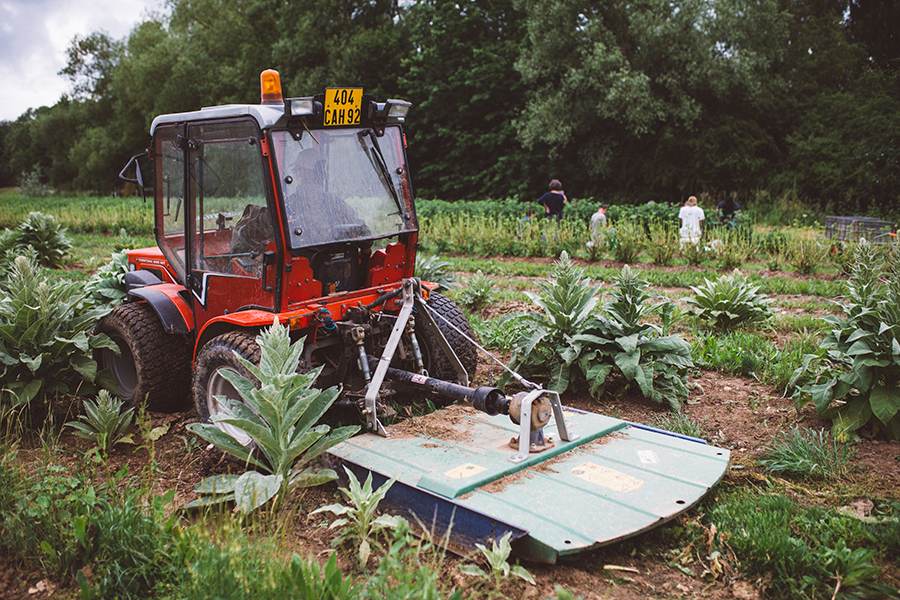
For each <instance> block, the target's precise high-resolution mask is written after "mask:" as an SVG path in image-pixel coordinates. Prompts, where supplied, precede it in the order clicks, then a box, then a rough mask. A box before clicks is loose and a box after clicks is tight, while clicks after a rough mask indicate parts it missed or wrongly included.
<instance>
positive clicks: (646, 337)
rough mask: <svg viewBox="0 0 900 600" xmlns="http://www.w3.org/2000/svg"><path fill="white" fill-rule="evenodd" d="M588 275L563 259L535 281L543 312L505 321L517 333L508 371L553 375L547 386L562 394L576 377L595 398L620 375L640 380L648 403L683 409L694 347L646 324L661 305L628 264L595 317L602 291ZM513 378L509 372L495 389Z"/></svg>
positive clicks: (534, 298) (537, 302)
mask: <svg viewBox="0 0 900 600" xmlns="http://www.w3.org/2000/svg"><path fill="white" fill-rule="evenodd" d="M583 275H584V270H583V269H582V268H580V267H578V266H576V265H575V264H574V263H572V261H571V260H570V259H569V257H568V255H566V254H563V255H562V256H561V257H560V260H559V261H558V262H557V263H556V266H555V268H554V271H553V273H552V275H551V278H550V279H548V280H546V281H542V282H540V283H539V284H538V286H539V287H540V289H541V290H542V292H543V294H542V295H540V296H539V295H537V294H532V293H529V292H526V295H528V297H529V298H530V299H531V301H532V302H533V303H534V304H535V305H536V306H538V307H539V308H540V309H541V312H529V313H524V314H517V315H512V316H510V317H507V318H506V319H505V321H506V322H508V323H510V324H511V326H512V327H513V328H514V329H515V331H516V334H515V338H514V341H513V357H512V360H511V362H510V368H512V369H513V370H515V371H520V372H521V373H522V374H523V375H525V376H531V375H537V376H540V377H549V384H548V387H549V388H550V389H552V390H555V391H557V392H559V393H562V392H564V391H565V390H566V389H567V388H568V386H569V383H570V381H571V380H572V379H573V378H574V377H576V376H579V377H583V378H584V379H585V380H587V382H588V384H589V385H590V391H591V394H592V395H594V396H595V397H599V396H600V395H601V394H602V393H603V391H604V390H605V385H606V379H607V377H608V376H609V375H610V374H611V373H613V372H617V373H620V374H621V375H623V376H624V378H625V380H626V381H628V382H634V383H637V385H638V386H639V387H640V390H641V392H642V393H643V394H644V396H646V397H647V398H651V399H652V400H654V401H656V402H668V403H669V405H670V406H671V407H672V408H673V409H676V410H677V409H678V408H680V406H681V403H682V402H683V401H684V400H685V399H686V398H687V396H688V390H687V382H686V371H687V369H688V368H690V367H691V366H692V365H693V363H692V361H691V357H690V346H688V344H687V342H685V341H684V340H683V339H682V338H681V337H679V336H675V335H669V336H660V335H659V334H660V327H659V326H658V325H655V324H652V323H649V322H647V321H646V319H649V318H650V317H652V316H654V315H655V314H656V313H658V312H659V311H661V310H662V309H663V307H664V306H665V305H664V303H656V304H653V303H651V302H650V299H651V297H652V296H651V295H650V294H648V292H647V287H648V286H647V282H646V281H644V280H643V279H641V278H640V277H639V276H638V274H637V272H636V271H633V270H632V269H631V268H629V267H628V266H627V265H626V266H625V267H624V268H622V269H621V271H620V272H619V275H618V277H617V278H616V285H615V287H614V288H613V291H612V292H611V294H610V300H609V301H607V302H606V303H604V305H603V309H604V314H603V315H597V314H595V309H596V308H597V305H598V304H599V298H598V297H596V296H595V294H596V293H597V291H598V290H599V289H600V286H599V285H597V286H592V285H590V283H589V280H588V279H586V278H583ZM509 380H510V375H509V374H508V373H504V375H503V376H502V377H501V378H500V381H499V382H498V384H497V385H498V386H500V387H503V386H504V385H505V384H506V383H508V382H509Z"/></svg>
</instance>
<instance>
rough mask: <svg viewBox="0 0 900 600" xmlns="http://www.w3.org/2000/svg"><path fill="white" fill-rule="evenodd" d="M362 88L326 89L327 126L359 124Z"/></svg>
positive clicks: (325, 123)
mask: <svg viewBox="0 0 900 600" xmlns="http://www.w3.org/2000/svg"><path fill="white" fill-rule="evenodd" d="M362 92H363V91H362V88H328V89H326V90H325V122H324V125H325V126H334V125H359V115H360V108H361V107H362Z"/></svg>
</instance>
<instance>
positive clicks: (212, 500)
mask: <svg viewBox="0 0 900 600" xmlns="http://www.w3.org/2000/svg"><path fill="white" fill-rule="evenodd" d="M233 501H234V492H231V493H228V494H214V495H210V496H200V497H199V498H197V499H196V500H191V501H190V502H188V503H187V504H185V505H184V507H185V508H202V507H204V506H212V505H214V504H224V503H225V502H233Z"/></svg>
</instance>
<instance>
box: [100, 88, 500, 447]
mask: <svg viewBox="0 0 900 600" xmlns="http://www.w3.org/2000/svg"><path fill="white" fill-rule="evenodd" d="M261 83H262V102H261V104H253V105H226V106H216V107H210V108H204V109H202V110H198V111H193V112H185V113H178V114H169V115H162V116H159V117H157V118H156V119H154V120H153V124H152V125H151V127H150V134H151V136H152V143H151V146H150V148H149V149H148V151H147V152H145V153H144V154H141V155H138V156H135V157H134V158H132V160H131V161H130V162H129V164H128V165H127V166H126V167H125V169H123V172H122V177H123V178H126V177H125V175H124V173H125V172H126V171H127V170H129V169H130V168H131V165H134V169H135V171H134V172H135V176H134V178H131V179H127V178H126V179H127V180H129V181H133V182H134V183H137V184H138V185H139V186H140V188H141V189H142V191H143V190H144V189H145V186H144V180H143V177H142V175H141V169H140V164H139V160H138V159H140V158H143V157H148V158H149V161H150V163H151V164H152V168H153V176H152V184H151V185H148V186H147V188H152V192H151V190H150V189H148V190H147V192H148V193H152V196H153V198H154V205H155V220H154V234H155V236H156V242H157V247H156V248H146V249H141V250H133V251H131V252H129V253H128V257H129V258H128V260H129V264H130V267H131V269H132V270H131V272H130V273H128V275H127V277H126V283H127V287H128V298H127V302H126V303H125V304H123V305H121V306H119V307H117V308H115V309H114V310H113V311H112V312H110V313H109V315H108V316H106V317H105V318H104V319H102V320H101V321H100V322H99V324H98V326H97V330H98V331H101V332H103V333H106V334H107V335H109V336H110V337H111V338H112V339H113V340H114V341H115V342H116V344H117V346H118V348H119V351H120V352H119V353H118V354H117V353H115V352H113V351H111V350H104V351H103V352H102V354H101V356H100V360H101V364H102V366H103V367H105V368H107V369H109V370H110V371H111V372H112V374H113V376H114V378H115V380H116V382H117V384H118V394H119V396H120V398H121V399H122V400H123V401H126V402H127V403H131V404H134V403H137V402H143V401H146V402H147V403H148V406H149V407H150V408H153V409H157V410H172V409H178V408H181V407H184V406H185V404H186V402H187V401H188V396H189V395H192V396H193V401H194V405H195V406H196V409H197V413H198V415H199V417H200V419H201V420H203V421H208V420H209V419H210V417H211V416H212V415H215V414H216V413H217V412H219V410H220V404H219V402H220V400H219V397H222V396H225V397H229V398H233V399H239V396H238V395H237V393H236V391H235V390H234V389H233V388H232V387H231V385H230V384H229V383H228V382H227V381H226V380H225V378H224V377H222V376H221V375H220V373H221V372H222V371H223V370H228V369H231V370H234V371H237V372H241V373H242V374H244V375H245V376H249V375H248V373H246V370H245V369H244V368H243V367H242V366H241V365H240V363H239V361H238V360H237V359H236V357H235V353H237V354H239V355H241V356H243V357H244V358H247V359H249V360H250V361H252V362H256V363H258V361H259V348H258V346H257V344H256V336H257V334H258V332H259V331H260V329H261V328H262V327H264V326H269V325H271V324H272V322H273V320H274V319H277V320H278V321H279V322H280V323H282V324H284V325H287V326H288V327H290V330H291V335H292V338H294V339H298V338H300V337H303V336H305V338H306V344H305V350H304V354H303V360H302V361H301V368H311V367H314V366H319V365H324V369H323V371H322V373H321V375H320V376H319V379H318V381H317V385H318V386H320V387H322V388H325V387H329V386H332V385H341V386H342V389H343V392H342V396H341V399H340V400H339V402H341V403H342V404H343V405H345V406H347V405H350V404H353V405H356V406H357V407H358V408H359V409H360V410H361V411H362V413H363V415H364V416H365V419H366V423H367V426H368V428H369V430H370V431H373V432H379V431H383V429H382V428H381V424H380V422H379V420H378V417H377V414H376V413H377V411H379V410H383V409H384V408H385V407H388V406H390V404H391V402H388V401H387V400H388V399H389V397H390V396H392V395H394V394H397V393H399V394H400V397H402V395H403V393H404V392H407V393H408V391H409V390H410V389H415V388H417V389H424V390H426V391H427V393H429V394H432V395H434V394H437V396H440V397H444V398H458V397H467V398H469V399H471V394H472V393H474V392H475V390H470V389H469V388H467V387H465V386H467V385H468V377H469V375H471V374H473V373H474V370H475V366H476V360H477V357H476V352H475V350H476V347H475V345H474V343H473V342H472V341H471V337H472V330H471V327H470V326H469V323H468V321H467V320H466V318H465V316H464V315H463V313H462V312H461V311H460V309H459V308H458V307H457V306H456V305H455V304H454V303H453V302H451V301H450V300H449V299H448V298H446V297H445V296H442V295H441V294H439V293H436V292H435V291H434V286H431V285H430V284H427V283H425V284H422V283H421V282H420V281H419V280H417V279H415V278H414V267H415V262H416V260H415V259H416V240H417V236H418V222H417V219H416V210H415V205H414V203H413V193H412V185H411V182H410V178H409V170H408V168H407V162H406V138H405V136H404V133H403V130H402V127H401V126H402V124H403V122H404V120H405V117H406V114H407V112H408V111H409V108H410V104H409V103H408V102H404V101H402V100H387V101H386V102H377V101H376V100H375V99H374V98H372V97H371V96H369V95H366V94H364V93H363V90H362V89H360V88H340V89H327V90H326V91H325V93H324V94H318V95H316V96H312V97H305V98H287V99H284V98H282V95H281V84H280V80H279V76H278V73H277V72H275V71H265V72H263V73H262V75H261ZM192 365H193V368H192ZM426 384H427V385H426ZM417 386H418V387H417ZM422 386H425V387H422ZM491 393H494V392H491ZM482 395H484V394H482ZM482 400H483V398H482ZM223 427H224V426H223ZM237 433H240V432H237Z"/></svg>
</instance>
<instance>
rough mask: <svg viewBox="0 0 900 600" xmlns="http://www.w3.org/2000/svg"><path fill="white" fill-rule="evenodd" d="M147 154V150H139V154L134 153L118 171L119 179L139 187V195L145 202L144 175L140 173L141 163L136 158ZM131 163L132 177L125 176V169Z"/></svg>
mask: <svg viewBox="0 0 900 600" xmlns="http://www.w3.org/2000/svg"><path fill="white" fill-rule="evenodd" d="M147 155H148V152H147V151H146V150H145V151H144V152H141V153H140V154H135V155H134V156H132V157H131V160H129V161H128V164H127V165H125V166H124V167H123V168H122V170H121V171H119V179H121V180H122V181H127V182H128V183H134V184H137V186H138V187H139V188H141V197H142V198H143V199H144V201H145V202H146V201H147V196H146V194H145V192H144V176H143V175H141V164H140V163H139V162H138V159H139V158H143V157H145V156H147ZM132 163H134V175H135V177H134V179H131V178H130V177H126V176H125V171H127V170H128V168H129V167H130V166H131V164H132Z"/></svg>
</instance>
